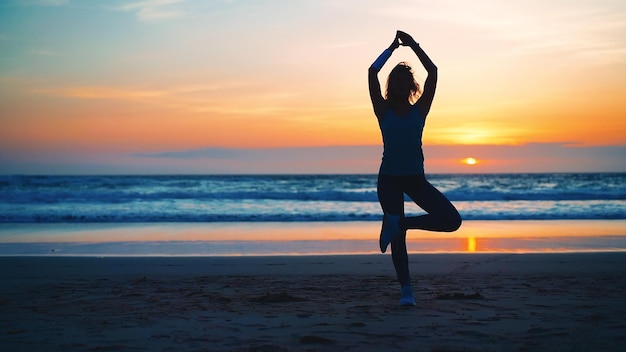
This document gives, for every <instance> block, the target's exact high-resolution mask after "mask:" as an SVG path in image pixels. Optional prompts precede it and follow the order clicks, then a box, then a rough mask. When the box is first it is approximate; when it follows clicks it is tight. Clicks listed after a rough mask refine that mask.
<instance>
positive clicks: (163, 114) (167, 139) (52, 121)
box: [0, 0, 626, 174]
mask: <svg viewBox="0 0 626 352" xmlns="http://www.w3.org/2000/svg"><path fill="white" fill-rule="evenodd" d="M397 29H400V30H404V31H406V32H408V33H409V34H411V35H412V36H413V38H414V39H415V40H416V41H417V42H419V43H420V46H421V47H422V48H423V49H424V50H425V51H426V53H427V54H428V55H429V56H430V58H431V59H432V60H433V61H434V63H435V64H436V65H437V66H438V69H439V70H438V71H439V80H438V85H437V93H436V96H435V101H434V103H433V106H432V109H431V112H430V114H429V116H428V119H427V123H426V128H425V131H424V137H423V142H424V152H425V155H426V171H427V172H428V173H447V172H454V173H459V172H461V173H462V172H468V173H476V172H593V171H618V172H624V171H626V158H625V157H624V155H626V99H624V92H625V91H626V2H624V1H623V0H618V1H614V0H576V1H572V0H568V1H565V0H553V1H544V0H528V1H510V0H504V1H503V0H476V1H471V2H468V1H453V0H442V1H422V0H415V1H408V0H406V1H369V0H365V1H363V0H360V1H356V0H349V1H331V0H319V1H318V0H315V1H313V0H309V1H300V0H290V1H287V0H283V1H272V0H269V1H256V0H255V1H252V0H250V1H237V0H225V1H200V0H187V1H185V0H143V1H141V0H139V1H138V0H109V1H96V0H22V1H18V0H5V1H3V2H1V3H0V174H171V173H178V174H202V173H211V174H214V173H218V174H220V173H376V172H377V171H378V165H379V163H380V157H381V153H382V146H381V143H382V141H381V137H380V131H379V129H378V125H377V122H376V118H375V116H374V114H373V112H372V108H371V103H370V100H369V95H368V91H367V89H368V88H367V68H368V67H369V65H370V64H371V63H372V62H373V61H374V59H376V57H377V56H378V55H379V54H380V53H381V52H382V50H384V49H385V48H386V47H388V46H389V44H390V43H391V42H392V40H393V39H394V35H395V31H396V30H397ZM399 61H406V62H408V63H409V64H411V65H412V66H413V67H414V70H415V74H416V78H417V80H418V81H419V82H423V80H424V79H425V77H426V72H425V71H424V70H423V68H422V67H421V65H420V64H419V61H418V60H417V58H416V57H415V55H414V54H413V53H412V51H411V50H410V49H408V48H406V47H401V48H399V49H398V50H396V52H394V54H393V56H392V57H391V59H390V61H389V63H388V64H387V66H386V67H384V68H383V70H382V71H381V73H380V75H379V77H380V79H381V82H382V85H383V86H384V81H385V78H386V74H387V73H388V72H389V70H390V68H391V67H392V66H393V65H394V64H395V63H397V62H399ZM469 157H472V158H474V159H475V160H476V163H475V164H473V165H472V164H468V163H467V162H465V160H467V158H469Z"/></svg>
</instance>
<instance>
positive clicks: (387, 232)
mask: <svg viewBox="0 0 626 352" xmlns="http://www.w3.org/2000/svg"><path fill="white" fill-rule="evenodd" d="M377 188H378V201H379V202H380V205H381V207H382V208H383V226H382V229H381V231H380V238H379V240H378V243H379V245H380V251H381V252H383V253H385V252H386V251H387V246H389V244H390V243H391V242H392V241H393V240H394V239H395V238H396V237H398V236H400V234H401V232H402V231H401V229H400V220H401V219H402V216H403V214H404V193H402V189H401V188H400V187H398V182H397V177H395V176H386V175H379V176H378V185H377Z"/></svg>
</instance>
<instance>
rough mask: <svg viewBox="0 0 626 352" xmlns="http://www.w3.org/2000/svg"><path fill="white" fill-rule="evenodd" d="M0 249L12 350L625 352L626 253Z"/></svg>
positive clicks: (0, 301) (2, 331)
mask: <svg viewBox="0 0 626 352" xmlns="http://www.w3.org/2000/svg"><path fill="white" fill-rule="evenodd" d="M409 260H410V268H411V274H412V282H413V286H414V291H415V298H416V301H417V306H416V307H399V306H398V305H397V303H398V298H399V287H398V284H397V282H396V280H395V272H394V270H393V265H392V262H391V257H390V255H389V254H385V255H383V254H378V255H343V256H342V255H339V256H267V257H151V258H139V257H134V258H119V257H118V258H113V257H109V258H94V257H91V258H76V257H0V265H2V267H4V268H11V270H3V271H1V272H0V280H2V282H3V283H4V287H5V288H4V289H3V290H2V291H1V292H0V307H2V309H0V336H1V337H2V338H0V348H1V349H2V350H20V351H40V350H64V351H87V350H119V351H126V350H139V351H150V350H166V351H167V350H212V351H249V350H257V351H259V350H260V351H266V350H272V351H294V350H314V351H318V350H319V351H321V350H324V351H326V350H329V351H378V350H396V349H402V350H407V349H408V350H416V349H417V350H426V351H435V350H439V351H457V350H463V351H483V350H495V351H505V350H506V351H525V350H533V351H558V350H568V351H589V350H594V351H613V350H618V349H619V348H620V346H623V343H624V341H626V323H624V321H623V317H624V315H626V300H624V299H623V293H624V292H626V253H569V254H554V253H551V254H431V255H427V254H423V255H415V254H412V255H410V256H409Z"/></svg>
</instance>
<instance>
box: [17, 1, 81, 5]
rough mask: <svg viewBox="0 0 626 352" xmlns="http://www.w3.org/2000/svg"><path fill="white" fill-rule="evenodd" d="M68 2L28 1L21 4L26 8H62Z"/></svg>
mask: <svg viewBox="0 0 626 352" xmlns="http://www.w3.org/2000/svg"><path fill="white" fill-rule="evenodd" d="M69 3H70V0H28V1H25V2H23V3H22V5H27V6H63V5H68V4H69Z"/></svg>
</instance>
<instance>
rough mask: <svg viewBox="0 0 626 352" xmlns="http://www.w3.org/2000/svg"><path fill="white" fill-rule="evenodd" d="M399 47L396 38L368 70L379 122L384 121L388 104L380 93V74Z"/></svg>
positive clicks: (375, 111) (371, 94)
mask: <svg viewBox="0 0 626 352" xmlns="http://www.w3.org/2000/svg"><path fill="white" fill-rule="evenodd" d="M398 46H400V41H399V40H398V37H397V36H396V38H394V40H393V42H392V43H391V45H390V46H389V48H387V49H385V51H383V53H382V54H380V56H378V58H377V59H376V61H374V63H373V64H372V65H371V66H370V68H369V70H368V82H369V89H370V99H371V100H372V106H373V107H374V114H375V115H376V117H377V118H378V119H379V120H380V119H382V117H383V115H384V113H385V109H386V105H387V104H386V103H385V98H383V96H382V94H381V93H380V82H379V81H378V72H380V69H381V68H382V67H383V65H385V63H386V62H387V60H389V57H391V54H392V53H393V51H394V50H396V49H397V48H398Z"/></svg>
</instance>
